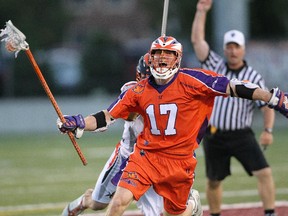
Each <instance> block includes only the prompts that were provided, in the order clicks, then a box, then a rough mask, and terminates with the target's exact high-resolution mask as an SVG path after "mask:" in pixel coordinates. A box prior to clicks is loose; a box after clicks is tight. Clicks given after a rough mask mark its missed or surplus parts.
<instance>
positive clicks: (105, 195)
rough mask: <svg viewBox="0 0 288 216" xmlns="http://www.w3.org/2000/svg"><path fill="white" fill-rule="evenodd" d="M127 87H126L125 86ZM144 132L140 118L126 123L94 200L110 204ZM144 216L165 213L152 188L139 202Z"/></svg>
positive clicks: (102, 174) (94, 192) (159, 199)
mask: <svg viewBox="0 0 288 216" xmlns="http://www.w3.org/2000/svg"><path fill="white" fill-rule="evenodd" d="M124 86H125V85H124ZM142 130H143V119H142V117H141V116H138V117H137V118H136V119H135V120H134V121H125V123H124V130H123V134H122V139H121V141H120V142H119V143H118V144H117V145H116V147H115V149H114V151H113V153H112V154H111V156H110V158H109V159H108V161H107V162H106V164H105V166H104V168H103V169H102V171H101V173H100V176H99V178H98V180H97V182H96V185H95V188H94V190H93V193H92V199H93V200H94V201H97V202H101V203H106V204H108V203H110V201H111V199H112V195H113V194H114V193H115V190H116V186H117V184H118V181H119V179H120V177H121V174H122V170H123V169H124V167H125V166H126V163H127V161H128V157H129V155H130V154H131V152H132V151H133V149H134V144H135V142H136V138H137V136H138V134H139V133H141V131H142ZM137 206H138V208H139V209H141V211H142V213H143V214H144V215H147V216H148V215H149V216H150V215H155V216H157V215H160V214H161V212H162V211H163V198H162V197H161V196H159V195H158V194H157V193H156V192H155V191H154V190H153V188H152V187H151V188H150V189H149V190H148V191H147V192H146V193H145V194H144V195H143V196H142V197H141V198H140V199H139V200H138V202H137Z"/></svg>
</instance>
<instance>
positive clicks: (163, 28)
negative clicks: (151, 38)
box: [161, 0, 169, 36]
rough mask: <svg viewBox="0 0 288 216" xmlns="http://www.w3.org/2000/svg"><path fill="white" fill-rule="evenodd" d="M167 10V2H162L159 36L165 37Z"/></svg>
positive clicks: (167, 0)
mask: <svg viewBox="0 0 288 216" xmlns="http://www.w3.org/2000/svg"><path fill="white" fill-rule="evenodd" d="M168 8H169V0H164V7H163V17H162V28H161V36H165V35H166V28H167V18H168Z"/></svg>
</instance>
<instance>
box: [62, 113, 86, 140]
mask: <svg viewBox="0 0 288 216" xmlns="http://www.w3.org/2000/svg"><path fill="white" fill-rule="evenodd" d="M64 118H65V120H66V122H65V123H62V122H61V120H60V119H59V118H58V119H57V126H58V128H59V130H60V131H61V133H67V132H69V131H71V132H73V134H74V136H75V137H76V138H77V139H79V138H81V136H82V135H83V132H84V128H85V121H84V118H83V116H82V115H81V114H79V115H74V116H69V115H65V116H64Z"/></svg>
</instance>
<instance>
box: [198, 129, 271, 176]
mask: <svg viewBox="0 0 288 216" xmlns="http://www.w3.org/2000/svg"><path fill="white" fill-rule="evenodd" d="M203 147H204V154H205V166H206V176H207V177H208V178H209V179H210V180H218V181H221V180H223V179H224V178H225V177H226V176H228V175H231V170H230V165H231V157H235V158H236V159H237V160H238V161H239V162H240V163H241V164H242V165H243V167H244V169H245V170H246V172H247V173H248V174H249V175H250V176H252V171H257V170H260V169H263V168H266V167H269V165H268V163H267V161H266V159H265V157H264V154H263V152H262V150H261V148H260V146H259V144H258V142H257V140H256V139H255V134H254V133H253V131H252V130H251V129H250V128H247V129H241V130H235V131H219V130H217V131H216V132H215V133H214V134H212V133H211V130H210V128H208V129H207V131H206V134H205V136H204V139H203Z"/></svg>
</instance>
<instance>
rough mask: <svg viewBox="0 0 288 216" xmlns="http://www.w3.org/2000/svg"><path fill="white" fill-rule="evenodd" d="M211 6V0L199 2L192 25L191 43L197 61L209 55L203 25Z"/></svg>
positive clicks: (200, 0)
mask: <svg viewBox="0 0 288 216" xmlns="http://www.w3.org/2000/svg"><path fill="white" fill-rule="evenodd" d="M211 6H212V0H199V1H198V4H197V9H196V13H195V17H194V20H193V23H192V30H191V42H192V44H193V48H194V50H195V54H196V56H197V58H198V59H199V61H204V60H205V59H206V58H207V56H208V53H209V45H208V43H207V41H206V40H205V23H206V17H207V12H208V11H209V10H210V8H211Z"/></svg>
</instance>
